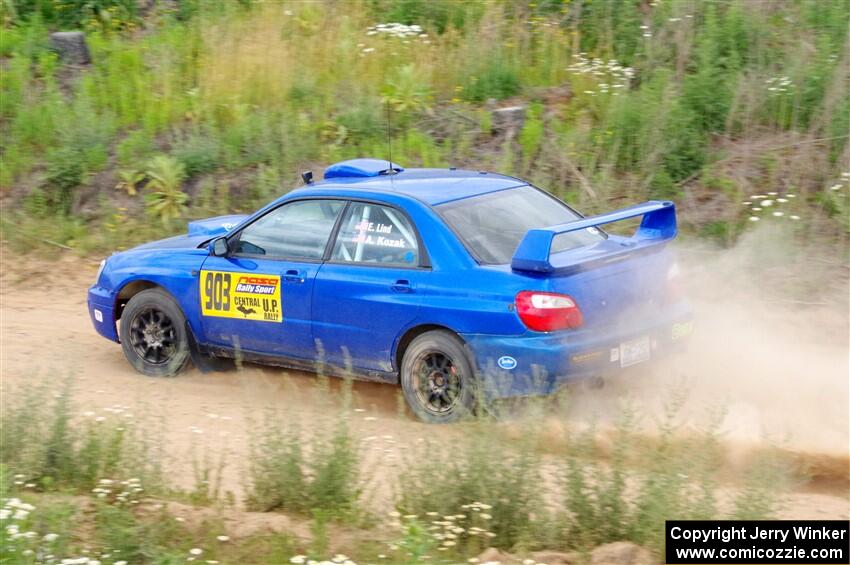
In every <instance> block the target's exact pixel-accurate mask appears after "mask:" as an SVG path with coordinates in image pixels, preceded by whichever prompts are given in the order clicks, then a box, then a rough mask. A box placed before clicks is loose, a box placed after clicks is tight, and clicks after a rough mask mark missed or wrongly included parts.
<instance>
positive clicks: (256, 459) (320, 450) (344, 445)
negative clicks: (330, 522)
mask: <svg viewBox="0 0 850 565" xmlns="http://www.w3.org/2000/svg"><path fill="white" fill-rule="evenodd" d="M261 429H262V431H261V434H260V437H259V438H258V439H256V440H255V443H254V444H253V445H252V446H251V468H250V475H251V485H250V487H249V494H248V501H249V504H250V506H252V507H254V508H258V509H261V510H275V509H282V510H284V511H288V512H296V513H301V514H310V513H319V514H323V515H327V516H330V517H333V518H337V519H346V518H353V517H354V515H355V514H356V513H357V511H358V506H357V501H358V499H359V497H360V486H359V473H358V468H359V463H360V460H359V455H358V453H357V449H356V446H355V444H354V441H353V439H352V437H351V435H350V433H349V431H348V429H347V426H346V424H345V422H344V421H340V422H338V423H336V424H334V425H333V426H332V428H331V429H317V430H315V432H314V433H315V435H314V436H313V437H311V438H310V440H309V442H307V444H308V445H309V446H310V449H309V450H305V449H303V448H302V445H304V444H305V437H304V434H303V433H302V431H301V429H300V428H299V427H298V426H296V425H294V424H291V423H289V424H284V423H282V422H281V421H280V420H279V419H278V418H276V417H274V416H273V415H269V416H267V419H266V422H265V425H264V426H262V428H261Z"/></svg>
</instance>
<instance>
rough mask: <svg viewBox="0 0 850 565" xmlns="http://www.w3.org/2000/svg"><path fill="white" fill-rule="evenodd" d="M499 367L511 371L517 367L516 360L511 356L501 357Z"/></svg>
mask: <svg viewBox="0 0 850 565" xmlns="http://www.w3.org/2000/svg"><path fill="white" fill-rule="evenodd" d="M499 367H501V368H502V369H506V370H508V371H510V370H511V369H513V368H515V367H516V359H514V358H513V357H511V356H509V355H505V356H503V357H499Z"/></svg>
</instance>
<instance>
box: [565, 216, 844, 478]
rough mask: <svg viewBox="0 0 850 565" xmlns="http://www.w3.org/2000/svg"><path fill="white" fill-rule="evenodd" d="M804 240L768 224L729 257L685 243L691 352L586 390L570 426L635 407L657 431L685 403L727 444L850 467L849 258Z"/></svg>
mask: <svg viewBox="0 0 850 565" xmlns="http://www.w3.org/2000/svg"><path fill="white" fill-rule="evenodd" d="M798 242H799V236H797V237H792V234H790V233H789V232H788V231H787V230H784V229H781V228H780V227H779V226H765V227H764V228H760V229H758V230H755V231H752V232H750V233H748V234H746V235H745V236H744V237H742V238H741V239H740V240H739V243H738V244H736V245H735V246H734V247H733V248H731V249H722V248H720V247H711V246H708V245H704V244H703V245H694V244H686V245H682V244H678V245H677V246H676V254H677V257H678V262H679V265H680V267H681V272H682V284H683V286H684V287H685V288H686V289H687V293H688V297H689V300H690V302H691V304H692V305H693V309H694V317H695V327H694V333H693V336H692V339H691V341H690V343H689V346H688V350H687V352H685V353H682V354H678V355H675V356H673V357H671V358H668V359H665V360H664V361H662V362H660V363H655V364H652V365H647V366H644V367H641V368H640V369H638V370H634V371H628V372H625V373H623V374H622V375H620V376H617V377H614V378H612V379H609V380H608V381H607V382H606V385H605V387H604V388H602V389H599V390H596V389H592V388H589V387H584V388H582V387H579V388H578V390H577V391H576V392H574V393H573V394H571V398H570V402H569V409H568V413H567V414H566V417H567V419H568V420H570V421H573V422H582V421H587V420H588V419H596V420H597V421H601V422H606V421H609V422H610V421H612V419H614V418H616V415H617V414H619V413H621V408H622V405H623V404H624V403H628V405H629V406H630V407H631V408H633V409H636V410H637V412H638V415H639V416H640V417H641V420H642V421H643V422H645V423H646V424H647V425H648V426H649V427H652V422H653V421H655V420H658V419H659V418H660V415H661V414H662V413H663V411H664V408H665V406H668V405H669V404H670V403H672V402H673V400H674V399H680V401H681V402H682V404H681V407H680V409H679V411H678V416H677V417H678V419H679V420H680V422H679V423H680V424H681V425H682V426H684V427H688V426H693V427H694V428H695V429H699V428H705V427H706V426H709V425H711V424H712V423H715V424H716V422H717V421H718V420H720V424H719V430H718V431H719V432H720V433H721V435H722V438H723V440H724V442H725V443H727V445H737V446H751V447H752V446H759V445H766V444H771V445H777V446H780V447H782V448H784V449H787V450H789V451H792V452H795V453H798V454H802V455H804V456H806V455H818V456H820V455H827V456H830V457H837V458H839V460H840V461H846V458H847V457H848V450H850V448H848V446H850V431H849V430H850V378H848V350H850V347H848V324H850V317H848V275H850V273H848V264H847V257H846V255H845V254H842V255H841V256H829V255H822V254H820V253H818V252H817V249H818V246H816V245H812V244H809V245H807V246H802V245H801V244H800V243H798ZM831 248H832V249H835V244H833V245H832V246H831ZM846 471H847V469H846V468H845V469H844V473H845V476H846Z"/></svg>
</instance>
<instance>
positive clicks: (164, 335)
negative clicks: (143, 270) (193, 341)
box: [119, 288, 190, 377]
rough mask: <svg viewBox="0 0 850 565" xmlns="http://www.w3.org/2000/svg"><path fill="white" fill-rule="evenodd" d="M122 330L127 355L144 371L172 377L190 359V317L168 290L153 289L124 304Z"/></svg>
mask: <svg viewBox="0 0 850 565" xmlns="http://www.w3.org/2000/svg"><path fill="white" fill-rule="evenodd" d="M119 333H120V336H121V348H122V349H123V350H124V356H125V357H127V360H128V361H129V362H130V364H131V365H132V366H133V367H135V368H136V370H137V371H139V372H140V373H143V374H145V375H148V376H151V377H170V376H172V375H176V374H177V373H179V372H180V371H181V370H183V368H184V367H186V365H187V364H188V362H189V353H190V351H189V339H188V336H187V335H186V318H185V317H184V316H183V312H182V311H181V310H180V307H179V306H178V305H177V303H176V302H175V301H174V299H173V298H172V297H171V295H169V294H168V293H167V292H165V291H164V290H161V289H158V288H151V289H148V290H143V291H142V292H140V293H138V294H136V295H135V296H133V298H131V299H130V301H129V302H128V303H127V306H125V307H124V312H123V314H122V315H121V325H120V328H119Z"/></svg>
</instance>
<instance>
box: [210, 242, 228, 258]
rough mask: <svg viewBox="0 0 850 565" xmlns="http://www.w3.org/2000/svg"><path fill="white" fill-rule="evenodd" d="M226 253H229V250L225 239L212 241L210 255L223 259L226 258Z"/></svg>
mask: <svg viewBox="0 0 850 565" xmlns="http://www.w3.org/2000/svg"><path fill="white" fill-rule="evenodd" d="M228 251H230V248H229V247H228V246H227V238H226V237H220V238H218V239H214V240H213V242H212V245H211V246H210V253H212V254H213V255H214V256H216V257H225V256H227V252H228Z"/></svg>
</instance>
